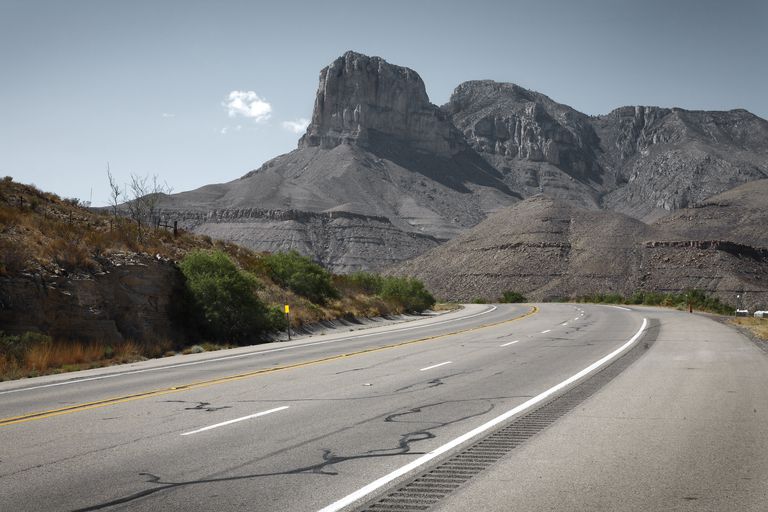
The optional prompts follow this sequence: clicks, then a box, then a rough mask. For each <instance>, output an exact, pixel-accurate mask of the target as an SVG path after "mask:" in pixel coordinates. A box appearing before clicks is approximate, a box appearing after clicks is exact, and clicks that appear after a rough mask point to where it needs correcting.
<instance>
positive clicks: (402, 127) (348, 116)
mask: <svg viewBox="0 0 768 512" xmlns="http://www.w3.org/2000/svg"><path fill="white" fill-rule="evenodd" d="M381 136H383V137H384V138H393V139H395V140H397V141H400V142H403V141H407V143H408V144H409V145H411V146H413V147H414V148H416V149H421V150H426V151H429V152H432V153H436V154H445V155H450V154H453V153H455V152H457V151H458V150H460V149H462V148H463V147H465V145H463V144H462V143H461V135H460V134H459V133H458V131H457V130H456V129H455V128H454V127H453V125H452V124H451V123H450V121H448V120H447V116H446V115H445V114H444V113H443V112H442V111H441V110H440V109H439V108H438V107H436V106H435V105H433V104H431V103H430V102H429V97H428V96H427V92H426V88H425V87H424V82H423V81H422V79H421V77H420V76H419V74H418V73H416V72H415V71H414V70H412V69H410V68H406V67H402V66H396V65H394V64H390V63H388V62H387V61H385V60H384V59H382V58H380V57H369V56H367V55H363V54H360V53H357V52H353V51H348V52H346V53H345V54H344V55H342V56H341V57H339V58H337V59H336V60H334V61H333V62H332V63H331V64H330V65H328V66H327V67H325V68H323V69H322V70H321V71H320V80H319V85H318V88H317V95H316V97H315V106H314V110H313V113H312V121H311V123H310V125H309V126H308V127H307V132H306V133H305V134H304V136H303V137H302V138H301V139H300V141H299V147H312V146H319V147H321V148H323V149H331V148H334V147H336V146H338V145H340V144H357V145H360V146H364V147H367V148H369V149H370V148H371V147H372V146H375V144H376V143H377V141H379V140H380V139H381Z"/></svg>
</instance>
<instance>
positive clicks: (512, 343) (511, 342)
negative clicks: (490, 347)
mask: <svg viewBox="0 0 768 512" xmlns="http://www.w3.org/2000/svg"><path fill="white" fill-rule="evenodd" d="M518 341H520V340H515V341H510V342H509V343H504V344H503V345H499V346H500V347H508V346H510V345H514V344H515V343H517V342H518Z"/></svg>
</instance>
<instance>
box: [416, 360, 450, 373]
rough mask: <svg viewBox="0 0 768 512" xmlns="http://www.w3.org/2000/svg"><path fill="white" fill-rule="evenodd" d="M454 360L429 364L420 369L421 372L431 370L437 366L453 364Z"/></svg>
mask: <svg viewBox="0 0 768 512" xmlns="http://www.w3.org/2000/svg"><path fill="white" fill-rule="evenodd" d="M452 362H453V361H446V362H444V363H439V364H433V365H432V366H427V367H426V368H421V369H419V371H420V372H423V371H425V370H431V369H432V368H437V367H438V366H445V365H446V364H451V363H452Z"/></svg>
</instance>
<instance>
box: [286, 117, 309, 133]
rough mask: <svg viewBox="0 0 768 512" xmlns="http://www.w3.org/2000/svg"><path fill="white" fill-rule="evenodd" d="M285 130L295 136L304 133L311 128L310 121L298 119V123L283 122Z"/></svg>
mask: <svg viewBox="0 0 768 512" xmlns="http://www.w3.org/2000/svg"><path fill="white" fill-rule="evenodd" d="M282 124H283V128H285V129H286V130H288V131H291V132H293V133H295V134H299V133H303V132H304V130H306V129H307V126H309V119H304V118H303V117H302V118H301V119H297V120H296V121H283V123H282Z"/></svg>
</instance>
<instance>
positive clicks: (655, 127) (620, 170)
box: [443, 80, 768, 220]
mask: <svg viewBox="0 0 768 512" xmlns="http://www.w3.org/2000/svg"><path fill="white" fill-rule="evenodd" d="M443 108H444V109H445V110H446V111H448V112H449V113H450V114H451V120H452V121H453V122H454V123H455V124H456V125H457V126H458V127H459V128H460V129H461V130H462V131H463V133H464V135H465V136H466V137H467V140H468V141H469V142H470V144H471V145H472V147H473V148H474V149H475V150H476V151H477V152H479V153H480V154H481V155H482V156H483V157H484V158H485V159H486V160H487V161H488V162H489V163H490V164H491V165H493V166H494V167H495V168H496V169H498V170H499V171H500V172H502V173H503V175H504V181H505V183H507V184H508V185H509V186H510V188H511V189H512V190H515V191H518V192H520V193H521V194H522V195H523V196H526V197H527V196H530V195H533V194H536V193H544V194H547V195H549V196H550V197H555V198H559V199H565V200H568V201H570V202H573V203H575V204H579V205H581V206H585V207H590V208H607V209H612V210H616V211H620V212H623V213H627V214H629V215H632V216H634V217H637V218H643V219H648V220H653V219H655V218H658V217H660V216H662V215H665V214H667V213H669V212H671V211H674V210H676V209H679V208H685V207H687V206H689V205H691V204H694V203H696V202H699V201H702V200H704V199H705V198H707V197H709V196H711V195H714V194H718V193H720V192H724V191H726V190H728V189H730V188H732V187H734V186H736V185H739V184H741V183H745V182H749V181H753V180H758V179H762V178H765V177H768V152H767V150H766V148H768V122H766V121H765V120H763V119H760V118H758V117H756V116H754V115H752V114H750V113H749V112H746V111H744V110H734V111H730V112H697V111H687V110H683V109H679V108H672V109H667V108H659V107H622V108H619V109H616V110H614V111H613V112H611V113H610V114H608V115H605V116H599V117H589V116H586V115H584V114H582V113H580V112H577V111H575V110H574V109H572V108H570V107H568V106H566V105H562V104H559V103H557V102H555V101H553V100H551V99H550V98H548V97H546V96H544V95H543V94H540V93H537V92H534V91H529V90H526V89H523V88H521V87H518V86H516V85H514V84H501V83H497V82H492V81H487V80H486V81H473V82H465V83H463V84H461V85H460V86H459V87H457V88H456V90H455V91H454V94H453V96H452V97H451V100H450V101H449V103H448V104H447V105H445V106H444V107H443Z"/></svg>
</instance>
